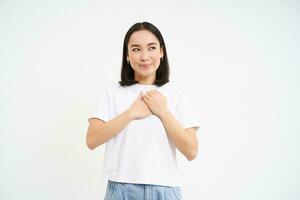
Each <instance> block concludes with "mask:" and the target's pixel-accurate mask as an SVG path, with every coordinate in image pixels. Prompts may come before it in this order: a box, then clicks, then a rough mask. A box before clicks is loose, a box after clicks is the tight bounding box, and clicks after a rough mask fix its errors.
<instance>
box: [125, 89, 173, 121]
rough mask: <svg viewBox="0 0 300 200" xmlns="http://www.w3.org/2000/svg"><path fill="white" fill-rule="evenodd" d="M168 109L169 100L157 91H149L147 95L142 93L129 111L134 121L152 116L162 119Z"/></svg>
mask: <svg viewBox="0 0 300 200" xmlns="http://www.w3.org/2000/svg"><path fill="white" fill-rule="evenodd" d="M167 109H168V107H167V98H166V97H165V96H164V95H163V94H162V93H160V92H159V91H157V90H149V91H147V92H146V93H143V92H140V94H139V96H138V98H137V99H135V100H134V102H133V103H132V104H131V107H130V109H129V110H130V112H131V114H132V117H133V118H134V119H143V118H145V117H148V116H150V115H151V114H154V115H156V116H157V117H159V118H160V116H161V115H162V114H163V113H164V112H166V111H167Z"/></svg>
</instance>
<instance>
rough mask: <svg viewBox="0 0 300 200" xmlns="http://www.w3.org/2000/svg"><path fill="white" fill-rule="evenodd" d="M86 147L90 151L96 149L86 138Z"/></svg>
mask: <svg viewBox="0 0 300 200" xmlns="http://www.w3.org/2000/svg"><path fill="white" fill-rule="evenodd" d="M86 145H87V147H88V148H89V149H90V150H94V149H95V148H96V146H95V145H94V144H93V142H92V141H91V139H89V138H86Z"/></svg>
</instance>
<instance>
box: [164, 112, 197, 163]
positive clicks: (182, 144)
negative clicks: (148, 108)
mask: <svg viewBox="0 0 300 200" xmlns="http://www.w3.org/2000/svg"><path fill="white" fill-rule="evenodd" d="M160 119H161V121H162V123H163V126H164V127H165V130H166V133H167V135H168V137H169V138H170V139H171V141H172V142H173V143H174V144H175V146H176V147H177V149H178V150H179V151H180V152H181V153H182V154H183V155H184V156H185V157H186V158H187V159H188V160H193V159H194V158H195V156H196V154H197V149H198V142H197V140H196V139H195V138H193V137H192V136H191V135H190V134H189V133H188V132H186V131H185V130H184V129H183V128H182V126H181V125H180V124H179V123H178V122H177V120H176V119H175V118H174V116H173V115H172V113H171V112H170V111H166V112H164V113H163V114H162V115H161V116H160Z"/></svg>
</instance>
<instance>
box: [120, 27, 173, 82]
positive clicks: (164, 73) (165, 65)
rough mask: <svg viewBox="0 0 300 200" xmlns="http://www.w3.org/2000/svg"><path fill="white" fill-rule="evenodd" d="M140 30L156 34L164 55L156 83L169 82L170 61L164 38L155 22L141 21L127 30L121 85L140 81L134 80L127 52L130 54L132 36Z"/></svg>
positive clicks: (157, 72) (157, 71)
mask: <svg viewBox="0 0 300 200" xmlns="http://www.w3.org/2000/svg"><path fill="white" fill-rule="evenodd" d="M140 30H147V31H150V32H151V33H153V34H154V35H155V37H156V38H157V39H158V41H159V43H160V47H161V48H163V52H164V56H163V60H161V61H160V65H159V67H158V68H157V70H156V79H155V82H154V84H155V85H157V86H162V85H164V84H166V83H167V82H169V76H170V69H169V61H168V56H167V49H166V45H165V42H164V39H163V37H162V35H161V33H160V31H159V30H158V28H156V27H155V26H154V25H153V24H151V23H149V22H141V23H136V24H134V25H133V26H131V28H130V29H129V30H128V31H127V33H126V35H125V38H124V43H123V58H122V69H121V81H119V83H120V85H121V86H130V85H133V84H136V83H138V81H136V80H134V70H133V69H132V68H131V66H130V64H128V63H127V59H126V58H127V54H128V42H129V38H130V36H131V35H132V34H133V33H134V32H136V31H140Z"/></svg>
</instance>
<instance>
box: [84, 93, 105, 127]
mask: <svg viewBox="0 0 300 200" xmlns="http://www.w3.org/2000/svg"><path fill="white" fill-rule="evenodd" d="M91 118H97V119H101V120H102V121H104V122H107V121H108V120H109V95H108V92H107V90H106V88H103V89H102V91H101V92H99V94H98V97H97V99H96V103H95V104H94V107H93V109H92V111H91V113H90V115H89V117H88V119H91Z"/></svg>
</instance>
